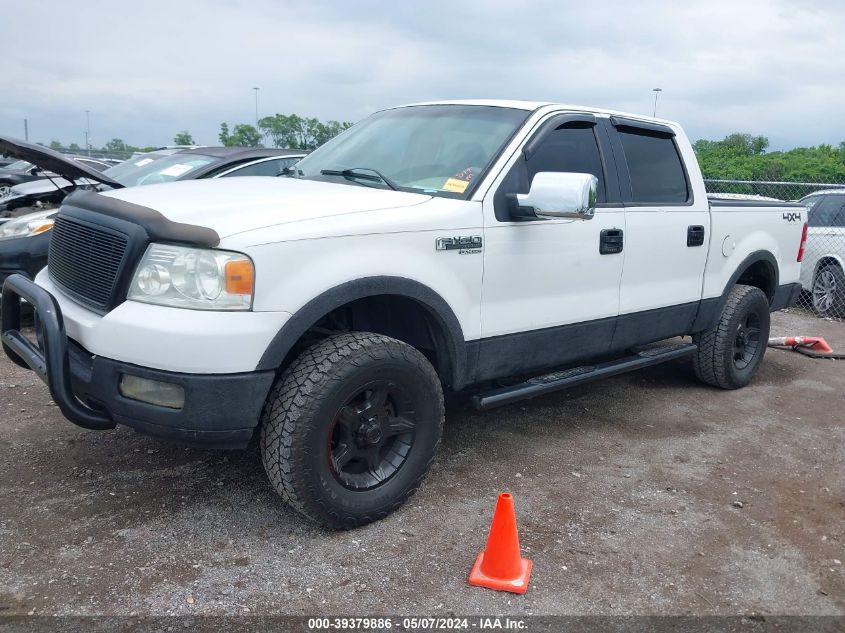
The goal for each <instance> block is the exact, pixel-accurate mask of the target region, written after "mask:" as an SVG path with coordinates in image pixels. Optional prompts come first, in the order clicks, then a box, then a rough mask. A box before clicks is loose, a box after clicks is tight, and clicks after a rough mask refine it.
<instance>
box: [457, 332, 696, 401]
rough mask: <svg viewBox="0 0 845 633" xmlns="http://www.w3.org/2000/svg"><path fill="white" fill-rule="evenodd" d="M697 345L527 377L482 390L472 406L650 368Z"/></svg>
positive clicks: (648, 351) (665, 347) (663, 348)
mask: <svg viewBox="0 0 845 633" xmlns="http://www.w3.org/2000/svg"><path fill="white" fill-rule="evenodd" d="M696 349H698V347H697V346H696V345H695V344H693V343H681V344H678V345H663V346H660V347H651V348H649V349H645V350H642V351H640V352H638V353H637V354H634V355H633V356H626V357H624V358H619V359H617V360H612V361H608V362H606V363H599V364H597V365H587V366H584V367H575V368H573V369H566V370H563V371H556V372H552V373H551V374H545V375H543V376H537V377H535V378H531V379H529V380H526V381H525V382H524V383H522V384H519V385H514V386H512V387H502V388H501V389H494V390H493V391H488V392H486V393H480V394H478V395H476V396H474V397H473V399H472V401H473V405H475V408H476V409H478V410H479V411H485V410H487V409H493V408H495V407H501V406H503V405H506V404H511V403H512V402H517V401H519V400H526V399H528V398H534V397H535V396H540V395H543V394H547V393H551V392H553V391H560V390H561V389H568V388H569V387H574V386H575V385H583V384H585V383H588V382H592V381H594V380H598V379H600V378H607V377H609V376H615V375H617V374H623V373H625V372H628V371H633V370H635V369H641V368H643V367H650V366H651V365H657V364H659V363H663V362H666V361H667V360H673V359H675V358H681V357H683V356H689V355H690V354H692V353H693V352H695V351H696Z"/></svg>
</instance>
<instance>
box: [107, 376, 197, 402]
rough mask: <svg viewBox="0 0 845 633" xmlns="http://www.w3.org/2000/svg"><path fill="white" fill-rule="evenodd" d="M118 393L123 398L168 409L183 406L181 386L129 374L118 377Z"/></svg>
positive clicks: (183, 399)
mask: <svg viewBox="0 0 845 633" xmlns="http://www.w3.org/2000/svg"><path fill="white" fill-rule="evenodd" d="M120 393H121V395H123V397H125V398H130V399H132V400H138V401H139V402H147V403H149V404H155V405H158V406H160V407H167V408H168V409H181V408H182V407H184V406H185V390H184V389H183V388H182V385H175V384H173V383H172V382H161V381H158V380H149V379H147V378H139V377H138V376H132V375H130V374H121V375H120Z"/></svg>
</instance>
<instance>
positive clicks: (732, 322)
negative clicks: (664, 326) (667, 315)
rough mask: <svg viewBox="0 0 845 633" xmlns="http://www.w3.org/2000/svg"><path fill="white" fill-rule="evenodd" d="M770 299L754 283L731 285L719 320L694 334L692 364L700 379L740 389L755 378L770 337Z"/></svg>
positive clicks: (711, 383)
mask: <svg viewBox="0 0 845 633" xmlns="http://www.w3.org/2000/svg"><path fill="white" fill-rule="evenodd" d="M769 319H770V315H769V300H768V298H767V297H766V294H765V293H764V292H763V291H762V290H760V289H759V288H755V287H753V286H744V285H737V286H734V287H733V288H732V289H731V291H730V294H729V295H728V300H727V301H726V302H725V307H724V308H722V314H721V315H719V320H718V322H717V323H716V324H715V325H714V326H713V327H712V328H711V329H709V330H707V331H705V332H702V333H700V334H697V335H695V336H694V337H693V342H694V343H696V345H698V350H697V351H696V353H695V356H694V357H693V368H694V369H695V375H696V376H698V378H699V380H701V381H703V382H706V383H707V384H708V385H713V386H714V387H721V388H722V389H739V388H740V387H744V386H745V385H747V384H748V383H750V382H751V380H752V379H753V378H754V375H755V374H756V373H757V369H758V368H759V367H760V363H761V362H762V361H763V355H764V354H765V353H766V345H767V344H768V341H769Z"/></svg>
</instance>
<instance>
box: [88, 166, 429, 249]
mask: <svg viewBox="0 0 845 633" xmlns="http://www.w3.org/2000/svg"><path fill="white" fill-rule="evenodd" d="M100 195H103V196H108V197H110V198H117V199H120V200H125V201H126V202H131V203H133V204H137V205H141V206H143V207H147V208H149V209H154V210H156V211H158V212H159V213H161V214H162V215H164V216H165V217H166V218H167V219H169V220H172V221H173V222H181V223H184V224H194V225H198V226H204V227H207V228H210V229H213V230H215V231H216V232H217V234H218V235H219V236H220V237H221V238H224V237H227V236H230V235H234V234H236V233H244V232H246V231H254V230H257V229H262V228H266V227H270V226H276V225H279V224H288V223H292V222H302V221H304V220H313V219H317V218H327V217H332V216H338V215H345V214H349V213H360V212H362V211H376V210H379V209H394V208H399V207H408V206H412V205H416V204H421V203H423V202H426V201H427V200H430V199H431V196H427V195H424V194H421V193H406V192H402V191H390V190H387V189H380V188H375V187H364V186H357V185H351V184H338V183H332V182H323V181H314V180H298V179H296V178H286V177H283V176H280V177H276V178H272V177H262V176H250V177H242V178H218V179H211V180H185V181H179V182H170V183H166V184H159V185H149V186H145V187H129V188H125V189H121V190H119V191H108V192H105V193H103V194H100Z"/></svg>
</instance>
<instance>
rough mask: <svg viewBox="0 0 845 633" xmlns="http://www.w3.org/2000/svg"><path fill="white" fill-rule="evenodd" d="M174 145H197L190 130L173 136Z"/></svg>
mask: <svg viewBox="0 0 845 633" xmlns="http://www.w3.org/2000/svg"><path fill="white" fill-rule="evenodd" d="M173 144H174V145H196V143H194V139H193V137H192V136H191V135H190V134H189V133H188V130H182V131H181V132H179V133H178V134H177V135H176V136H174V137H173Z"/></svg>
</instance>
